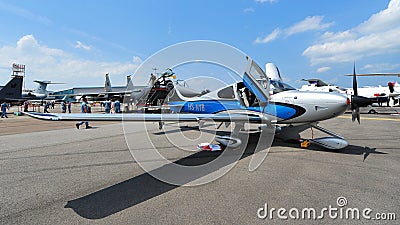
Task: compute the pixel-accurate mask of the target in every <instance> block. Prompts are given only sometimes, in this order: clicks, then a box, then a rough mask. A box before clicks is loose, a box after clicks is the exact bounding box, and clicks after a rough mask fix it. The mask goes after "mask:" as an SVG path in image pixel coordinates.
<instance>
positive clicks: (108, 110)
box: [104, 99, 111, 114]
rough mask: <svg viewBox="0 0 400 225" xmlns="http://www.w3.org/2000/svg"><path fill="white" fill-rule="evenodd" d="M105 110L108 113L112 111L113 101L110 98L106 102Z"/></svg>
mask: <svg viewBox="0 0 400 225" xmlns="http://www.w3.org/2000/svg"><path fill="white" fill-rule="evenodd" d="M104 111H105V113H106V114H109V113H110V112H111V102H110V100H108V99H107V100H106V101H105V102H104Z"/></svg>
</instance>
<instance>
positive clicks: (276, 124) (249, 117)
mask: <svg viewBox="0 0 400 225" xmlns="http://www.w3.org/2000/svg"><path fill="white" fill-rule="evenodd" d="M246 59H247V67H246V69H245V71H244V72H243V74H241V75H240V77H241V80H240V81H238V82H236V83H233V84H231V85H228V86H226V87H223V88H220V89H218V90H215V91H211V92H209V93H205V94H203V95H201V96H194V97H193V96H192V97H186V96H184V95H183V94H182V93H180V92H179V89H178V88H175V89H174V90H175V91H173V92H174V93H172V94H171V95H170V96H169V101H168V102H169V103H168V104H169V107H170V109H171V112H172V113H167V114H165V113H164V114H135V113H129V114H127V113H124V114H51V113H47V114H44V113H27V114H28V115H29V116H31V117H34V118H37V119H44V120H54V121H61V120H70V121H122V120H124V121H153V122H154V121H155V122H159V124H160V128H162V124H163V123H164V122H169V121H171V122H172V121H173V122H177V121H188V122H189V121H192V122H199V124H200V125H201V124H202V123H204V122H205V121H209V120H213V121H215V122H221V124H222V123H223V122H225V123H226V125H228V124H234V126H235V127H234V129H233V132H232V133H231V135H230V136H217V137H216V138H215V140H216V141H218V142H220V143H221V144H222V145H225V146H227V147H237V146H239V145H240V144H241V143H242V141H241V140H240V138H238V137H239V132H240V130H242V128H244V125H245V124H246V123H257V124H260V126H259V129H260V132H263V131H265V130H268V129H271V128H273V130H274V132H275V137H279V138H281V139H283V140H302V139H301V137H300V133H301V132H302V131H304V130H306V129H308V128H311V127H312V128H315V129H318V130H320V131H322V132H324V133H326V134H327V135H329V136H327V137H322V138H315V139H310V140H309V141H310V142H311V143H314V144H317V145H319V146H322V147H324V148H327V149H342V148H345V147H346V146H348V142H347V141H346V140H345V139H344V138H343V137H341V136H339V135H337V134H335V133H334V132H332V131H329V130H327V129H324V128H322V127H320V126H318V122H319V121H323V120H327V119H331V118H334V117H337V116H339V115H341V114H343V113H344V112H345V111H346V109H347V108H348V107H350V106H349V105H350V100H349V99H348V98H347V97H346V96H343V95H341V94H339V93H326V92H301V91H298V90H296V89H295V88H293V87H291V86H290V85H287V84H285V83H284V82H282V79H281V76H280V74H279V70H278V69H277V68H276V66H274V65H273V64H272V65H268V64H267V67H266V73H265V72H264V71H263V70H262V69H261V68H260V67H259V66H258V65H257V64H256V63H255V62H254V61H253V60H252V59H251V58H249V57H246ZM355 103H356V101H355V100H354V105H353V103H352V110H353V112H354V113H353V119H354V118H359V115H358V114H357V105H356V104H355ZM353 121H354V120H353Z"/></svg>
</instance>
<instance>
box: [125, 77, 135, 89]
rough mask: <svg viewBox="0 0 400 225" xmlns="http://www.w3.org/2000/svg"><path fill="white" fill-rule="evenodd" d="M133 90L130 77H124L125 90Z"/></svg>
mask: <svg viewBox="0 0 400 225" xmlns="http://www.w3.org/2000/svg"><path fill="white" fill-rule="evenodd" d="M133 88H134V86H133V82H132V76H131V75H128V76H126V90H133Z"/></svg>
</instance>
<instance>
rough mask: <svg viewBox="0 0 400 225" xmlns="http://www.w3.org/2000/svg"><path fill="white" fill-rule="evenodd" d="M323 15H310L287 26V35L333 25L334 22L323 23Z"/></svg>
mask: <svg viewBox="0 0 400 225" xmlns="http://www.w3.org/2000/svg"><path fill="white" fill-rule="evenodd" d="M323 19H324V17H323V16H308V17H307V18H305V19H304V20H302V21H300V22H298V23H296V24H294V25H293V26H291V27H289V28H287V29H286V30H285V33H286V35H287V36H290V35H293V34H297V33H303V32H306V31H311V30H325V29H327V28H329V27H330V26H332V25H333V23H322V20H323Z"/></svg>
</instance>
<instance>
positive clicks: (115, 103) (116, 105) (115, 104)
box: [114, 99, 121, 113]
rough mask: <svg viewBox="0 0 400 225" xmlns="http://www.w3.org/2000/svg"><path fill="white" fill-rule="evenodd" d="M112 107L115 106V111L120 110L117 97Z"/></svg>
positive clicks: (118, 111)
mask: <svg viewBox="0 0 400 225" xmlns="http://www.w3.org/2000/svg"><path fill="white" fill-rule="evenodd" d="M114 107H115V113H120V112H121V103H120V102H119V100H118V99H117V100H116V101H115V102H114Z"/></svg>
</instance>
